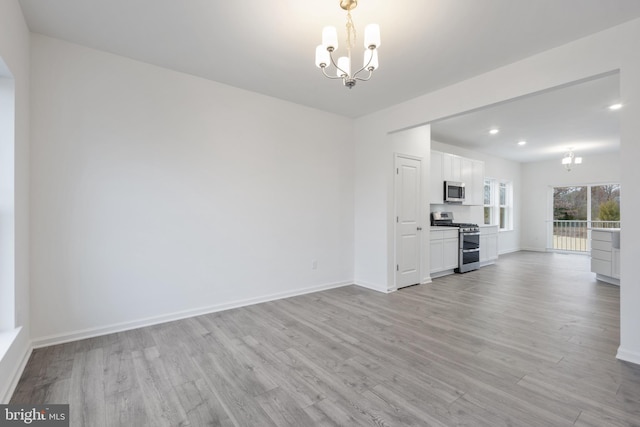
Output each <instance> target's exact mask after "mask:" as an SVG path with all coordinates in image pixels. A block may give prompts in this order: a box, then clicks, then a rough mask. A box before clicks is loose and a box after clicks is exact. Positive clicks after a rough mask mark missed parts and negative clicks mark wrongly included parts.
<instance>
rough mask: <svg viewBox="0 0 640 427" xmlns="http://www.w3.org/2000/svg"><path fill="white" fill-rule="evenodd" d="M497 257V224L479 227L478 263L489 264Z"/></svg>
mask: <svg viewBox="0 0 640 427" xmlns="http://www.w3.org/2000/svg"><path fill="white" fill-rule="evenodd" d="M497 259H498V226H497V225H491V226H483V227H480V265H481V266H484V265H489V264H493V263H495V262H496V260H497Z"/></svg>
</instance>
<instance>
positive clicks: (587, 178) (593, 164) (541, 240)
mask: <svg viewBox="0 0 640 427" xmlns="http://www.w3.org/2000/svg"><path fill="white" fill-rule="evenodd" d="M560 160H561V159H560V158H558V159H557V160H551V161H546V162H532V163H523V165H522V181H523V185H522V189H523V193H524V194H525V195H526V197H524V199H523V202H522V221H523V223H524V224H526V225H527V226H526V227H525V228H524V229H523V230H522V248H523V249H527V250H534V251H544V250H546V247H547V223H546V221H547V220H551V219H553V218H552V216H551V203H552V199H551V197H550V188H551V187H567V186H573V185H590V184H611V183H619V182H620V178H621V177H620V153H619V152H615V153H603V154H598V155H594V156H587V157H584V156H583V164H582V165H580V166H578V167H575V168H573V169H572V170H571V172H567V170H566V169H565V168H564V167H563V166H562V165H561V164H560ZM626 196H627V195H626V194H624V195H623V198H624V197H626Z"/></svg>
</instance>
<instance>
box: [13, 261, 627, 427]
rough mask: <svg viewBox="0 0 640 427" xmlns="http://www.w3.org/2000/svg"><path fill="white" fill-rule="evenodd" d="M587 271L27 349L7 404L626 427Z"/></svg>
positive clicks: (305, 422) (619, 380)
mask: <svg viewBox="0 0 640 427" xmlns="http://www.w3.org/2000/svg"><path fill="white" fill-rule="evenodd" d="M588 263H589V261H588V258H587V257H584V256H579V255H562V254H547V253H532V252H519V253H515V254H510V255H505V256H502V257H500V260H499V262H498V264H496V265H493V266H488V267H485V268H482V269H480V270H477V271H473V272H469V273H466V274H462V275H461V274H456V275H451V276H446V277H442V278H439V279H435V280H434V281H433V283H432V284H429V285H419V286H413V287H410V288H405V289H402V290H400V291H397V292H395V293H392V294H389V295H386V294H381V293H377V292H373V291H370V290H367V289H363V288H360V287H357V286H348V287H344V288H340V289H334V290H329V291H324V292H318V293H314V294H309V295H304V296H299V297H294V298H289V299H285V300H280V301H275V302H269V303H264V304H258V305H253V306H250V307H245V308H240V309H234V310H228V311H225V312H220V313H215V314H210V315H204V316H199V317H194V318H190V319H186V320H181V321H176V322H170V323H165V324H162V325H157V326H152V327H147V328H141V329H137V330H133V331H128V332H122V333H117V334H111V335H106V336H101V337H97V338H92V339H87V340H82V341H77V342H73V343H68V344H62V345H56V346H51V347H47V348H42V349H37V350H35V351H34V352H33V355H32V357H31V359H30V360H29V362H28V365H27V367H26V370H25V372H24V375H23V376H22V378H21V380H20V383H19V385H18V387H17V389H16V391H15V393H14V396H13V398H12V401H11V402H12V403H32V404H33V403H69V404H70V409H71V425H74V426H212V425H220V426H313V425H317V426H336V425H341V426H370V425H375V426H426V425H429V426H459V425H465V426H570V425H576V426H640V367H639V366H636V365H632V364H628V363H624V362H621V361H618V360H616V359H615V354H616V350H617V347H618V342H619V341H618V340H619V297H620V293H619V288H617V287H615V286H612V285H608V284H604V283H600V282H596V281H595V279H594V277H593V276H594V275H593V274H592V273H589V272H588V268H589V264H588Z"/></svg>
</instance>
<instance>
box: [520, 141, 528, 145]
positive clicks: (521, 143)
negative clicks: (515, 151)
mask: <svg viewBox="0 0 640 427" xmlns="http://www.w3.org/2000/svg"><path fill="white" fill-rule="evenodd" d="M526 143H527V141H525V140H522V141H518V145H525V144H526Z"/></svg>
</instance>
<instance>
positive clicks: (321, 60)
mask: <svg viewBox="0 0 640 427" xmlns="http://www.w3.org/2000/svg"><path fill="white" fill-rule="evenodd" d="M357 5H358V1H357V0H340V7H341V8H343V9H344V10H346V11H347V23H346V29H347V56H342V57H340V58H338V61H337V63H336V61H335V59H334V57H333V52H334V51H335V50H336V49H338V33H337V32H336V27H324V28H323V29H322V44H321V45H319V46H318V47H317V48H316V66H317V67H318V68H320V69H321V70H322V73H323V74H324V75H325V77H328V78H330V79H342V84H344V85H345V86H346V87H348V88H349V89H351V88H352V87H354V86H355V85H356V80H362V81H367V80H369V79H370V78H371V75H372V74H373V71H374V70H376V69H377V68H378V50H377V49H378V47H380V27H379V26H378V24H369V25H367V26H366V27H365V29H364V49H365V50H364V61H363V66H362V68H360V69H359V70H358V71H356V72H355V73H352V72H351V70H352V61H351V49H352V48H353V47H354V46H355V42H356V29H355V26H354V25H353V20H352V19H351V10H352V9H355V8H356V6H357ZM330 65H333V66H334V67H335V68H336V75H335V76H331V75H329V74H327V70H326V68H327V67H328V66H330ZM364 70H367V71H369V75H368V76H367V77H358V74H360V73H361V72H362V71H364Z"/></svg>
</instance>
